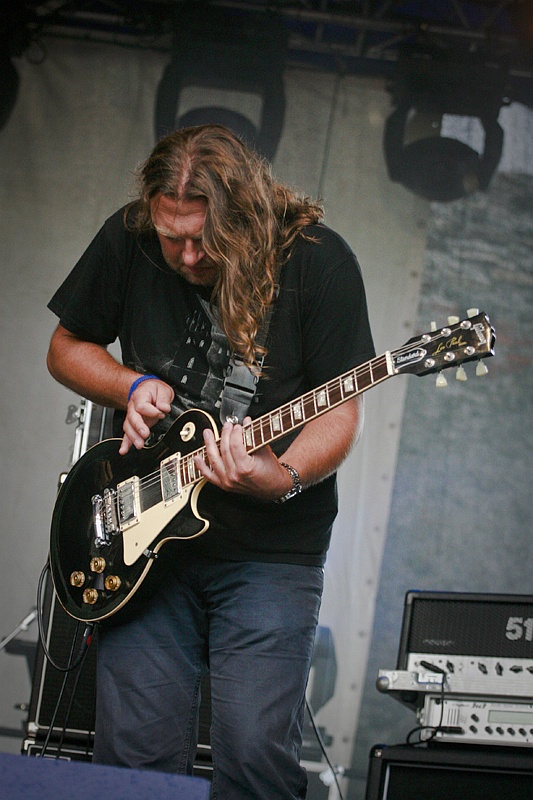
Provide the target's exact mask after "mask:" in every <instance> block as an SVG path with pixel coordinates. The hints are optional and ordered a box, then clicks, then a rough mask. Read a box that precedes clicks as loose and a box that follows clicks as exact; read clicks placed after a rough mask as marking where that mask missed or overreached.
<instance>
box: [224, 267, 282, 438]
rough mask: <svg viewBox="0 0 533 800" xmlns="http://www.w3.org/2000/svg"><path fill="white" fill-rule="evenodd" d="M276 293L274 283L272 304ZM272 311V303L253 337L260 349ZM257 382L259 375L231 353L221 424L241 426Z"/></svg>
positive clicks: (277, 287)
mask: <svg viewBox="0 0 533 800" xmlns="http://www.w3.org/2000/svg"><path fill="white" fill-rule="evenodd" d="M278 293H279V286H278V284H277V283H276V287H275V295H274V302H275V300H276V299H277V296H278ZM273 310H274V303H271V304H270V306H269V307H268V310H267V313H266V314H265V318H264V319H263V322H262V323H261V326H260V328H259V330H258V331H257V335H256V337H255V341H256V344H257V345H259V346H261V347H263V346H264V345H265V343H266V339H267V335H268V328H269V326H270V320H271V318H272V312H273ZM263 361H264V356H263V357H261V358H259V359H258V360H257V363H258V366H259V371H261V369H262V367H263ZM258 382H259V375H254V374H253V372H252V371H251V370H250V369H249V368H248V367H247V366H246V364H245V363H244V361H243V359H242V358H241V356H240V355H239V354H238V353H236V352H235V351H233V352H232V354H231V357H230V360H229V364H228V368H227V370H226V377H225V378H224V387H223V389H222V397H221V399H222V403H221V406H220V421H221V422H222V424H224V423H225V422H226V421H228V420H229V421H230V422H233V423H236V422H238V423H240V424H242V421H243V419H244V418H245V416H246V414H247V413H248V409H249V408H250V404H251V402H252V400H253V397H254V395H255V393H256V390H257V384H258Z"/></svg>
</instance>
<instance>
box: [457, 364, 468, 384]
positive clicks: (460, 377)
mask: <svg viewBox="0 0 533 800" xmlns="http://www.w3.org/2000/svg"><path fill="white" fill-rule="evenodd" d="M455 379H456V380H457V381H467V380H468V378H467V376H466V372H465V368H464V367H457V372H456V373H455Z"/></svg>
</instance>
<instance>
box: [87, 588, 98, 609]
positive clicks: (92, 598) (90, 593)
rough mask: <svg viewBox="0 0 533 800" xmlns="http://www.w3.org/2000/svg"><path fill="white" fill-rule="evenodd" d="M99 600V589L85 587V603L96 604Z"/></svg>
mask: <svg viewBox="0 0 533 800" xmlns="http://www.w3.org/2000/svg"><path fill="white" fill-rule="evenodd" d="M97 600H98V591H97V589H85V591H84V593H83V602H84V603H86V604H87V605H88V606H94V604H95V603H96V601H97Z"/></svg>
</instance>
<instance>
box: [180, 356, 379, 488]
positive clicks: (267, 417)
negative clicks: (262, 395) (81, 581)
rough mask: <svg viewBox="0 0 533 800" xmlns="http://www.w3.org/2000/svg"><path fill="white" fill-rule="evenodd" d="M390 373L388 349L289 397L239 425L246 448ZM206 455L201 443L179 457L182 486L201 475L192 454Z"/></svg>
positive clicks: (302, 422)
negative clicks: (303, 392) (181, 457)
mask: <svg viewBox="0 0 533 800" xmlns="http://www.w3.org/2000/svg"><path fill="white" fill-rule="evenodd" d="M393 374H394V371H393V366H392V360H391V355H390V353H389V352H386V353H384V354H383V355H381V356H377V357H376V358H373V359H371V360H370V361H366V362H365V363H364V364H361V365H360V366H358V367H355V368H354V369H350V370H348V372H345V373H344V374H343V375H341V376H340V377H337V378H333V380H331V381H328V382H327V383H324V384H323V385H322V386H319V387H317V388H316V389H312V390H311V391H309V392H307V393H306V394H304V395H302V396H301V397H298V398H296V399H295V400H291V401H290V402H288V403H285V405H283V406H281V407H280V408H277V409H276V410H275V411H270V412H268V413H267V414H263V416H262V417H258V418H257V419H254V420H252V422H250V423H248V424H247V425H244V426H243V439H244V444H245V447H246V450H247V452H249V453H253V452H254V451H255V450H259V448H261V447H264V446H265V445H267V444H271V443H272V442H275V441H277V440H278V439H281V438H282V437H283V436H286V435H287V434H289V433H291V432H292V431H294V430H296V429H297V428H300V427H301V426H302V425H305V424H306V423H307V422H310V421H311V420H313V419H316V418H317V417H319V416H321V415H322V414H325V413H326V412H327V411H330V410H331V409H332V408H335V407H336V406H340V405H342V403H345V402H346V401H347V400H350V399H351V398H352V397H356V396H357V395H359V394H362V393H363V392H366V390H367V389H370V388H371V387H372V386H375V385H376V384H378V383H381V382H382V381H384V380H386V379H387V378H389V377H391V375H393ZM197 455H199V456H201V457H202V458H203V459H205V458H206V449H205V447H202V448H200V449H199V450H195V451H194V452H193V453H190V454H189V455H188V456H186V457H185V458H183V459H182V461H181V465H180V472H181V482H182V485H183V486H187V485H190V484H191V483H195V482H196V481H199V480H200V479H201V478H202V475H201V473H200V472H199V470H198V468H197V467H196V465H195V463H194V457H195V456H197Z"/></svg>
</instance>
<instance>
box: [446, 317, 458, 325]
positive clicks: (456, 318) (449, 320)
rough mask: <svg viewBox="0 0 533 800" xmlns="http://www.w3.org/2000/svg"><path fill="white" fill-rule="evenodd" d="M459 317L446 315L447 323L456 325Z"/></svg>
mask: <svg viewBox="0 0 533 800" xmlns="http://www.w3.org/2000/svg"><path fill="white" fill-rule="evenodd" d="M458 322H459V317H448V325H457V323H458Z"/></svg>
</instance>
